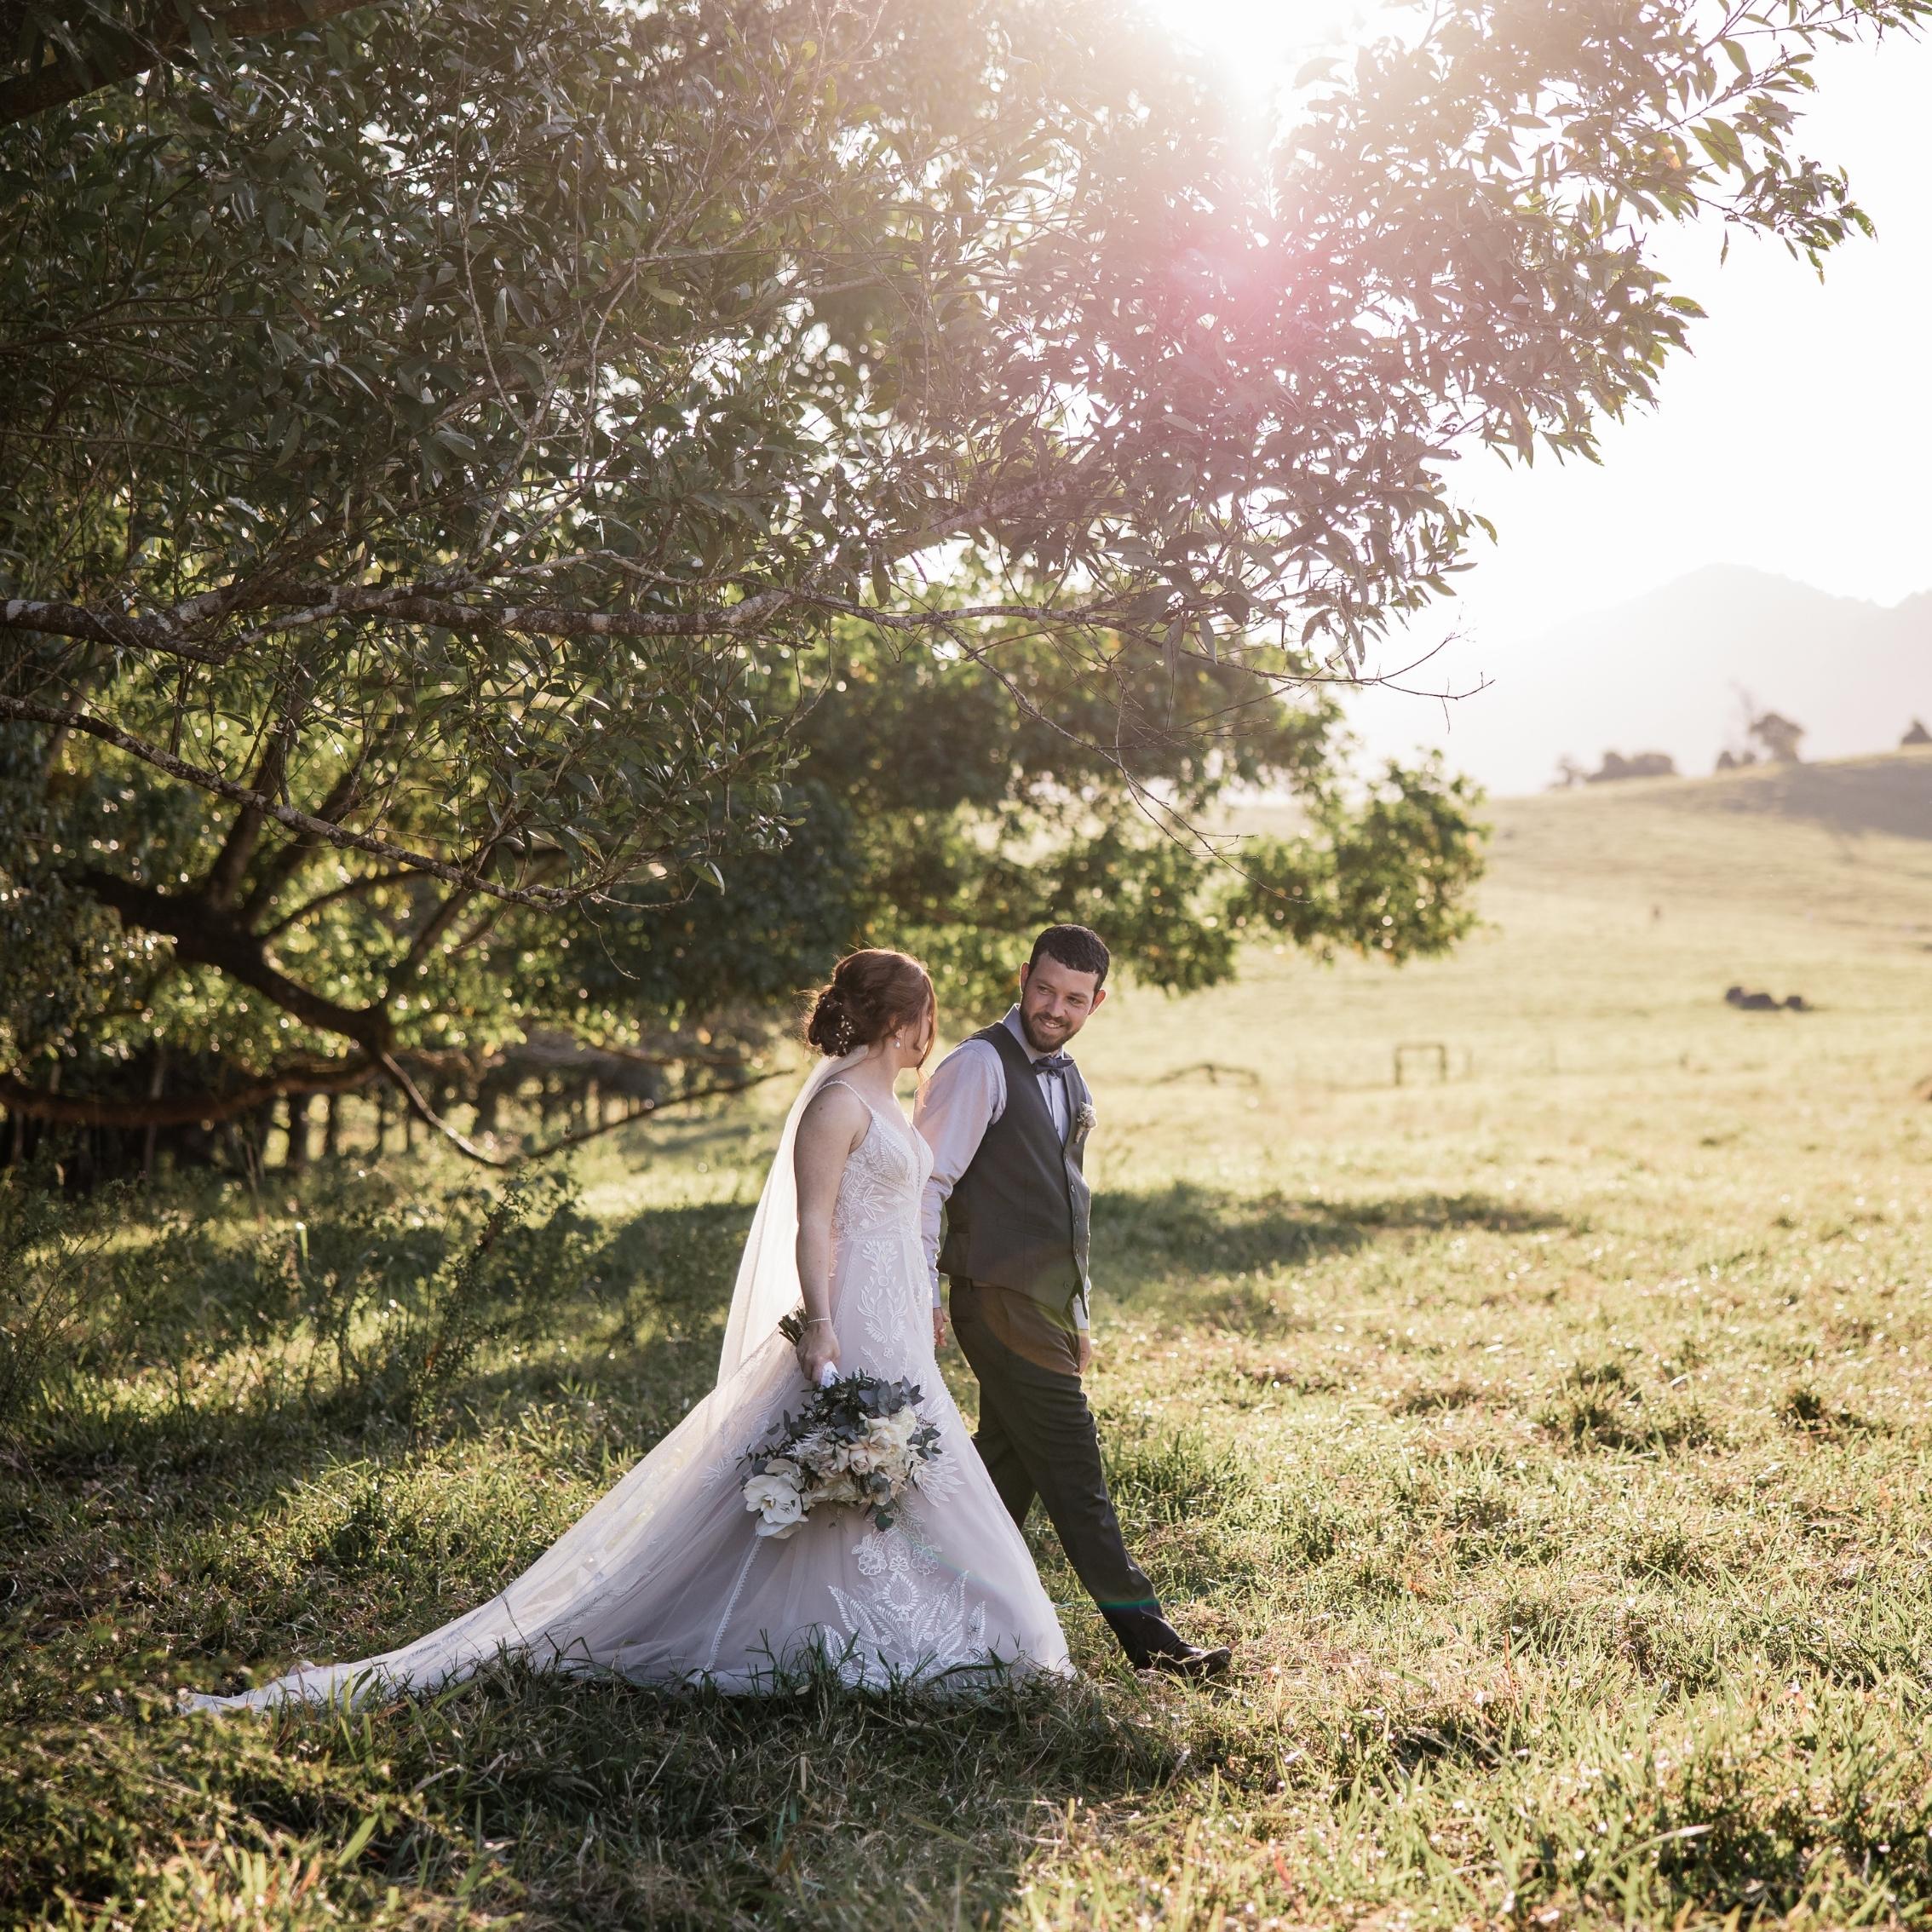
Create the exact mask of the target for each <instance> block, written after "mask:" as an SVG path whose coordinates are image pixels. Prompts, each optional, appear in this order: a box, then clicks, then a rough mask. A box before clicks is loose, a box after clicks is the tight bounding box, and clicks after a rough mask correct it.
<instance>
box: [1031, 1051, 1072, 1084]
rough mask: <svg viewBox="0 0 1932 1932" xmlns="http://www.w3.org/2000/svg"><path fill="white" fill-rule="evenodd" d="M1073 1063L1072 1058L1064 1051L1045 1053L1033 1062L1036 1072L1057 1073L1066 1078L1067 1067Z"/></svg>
mask: <svg viewBox="0 0 1932 1932" xmlns="http://www.w3.org/2000/svg"><path fill="white" fill-rule="evenodd" d="M1072 1064H1073V1062H1072V1059H1071V1058H1070V1057H1069V1056H1068V1055H1066V1054H1064V1053H1043V1054H1042V1055H1040V1057H1039V1058H1038V1060H1036V1061H1034V1062H1033V1071H1034V1072H1036V1073H1057V1074H1058V1075H1059V1076H1060V1077H1061V1079H1063V1080H1064V1079H1065V1078H1067V1068H1068V1067H1071V1066H1072Z"/></svg>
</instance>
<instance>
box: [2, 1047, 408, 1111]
mask: <svg viewBox="0 0 1932 1932" xmlns="http://www.w3.org/2000/svg"><path fill="white" fill-rule="evenodd" d="M380 1071H381V1069H380V1068H379V1067H377V1065H376V1063H375V1062H374V1061H366V1060H365V1061H359V1062H352V1063H351V1064H349V1065H348V1066H344V1067H285V1068H284V1069H283V1070H282V1071H281V1072H279V1073H267V1074H264V1075H263V1076H262V1078H260V1079H259V1080H251V1081H250V1082H249V1083H248V1084H246V1085H245V1086H240V1087H237V1088H234V1089H233V1090H232V1091H230V1092H228V1093H225V1094H185V1095H172V1096H169V1097H165V1098H162V1099H157V1100H111V1099H109V1100H101V1099H96V1098H95V1097H93V1096H92V1095H87V1094H49V1093H43V1091H42V1090H40V1089H39V1088H37V1087H30V1086H28V1085H27V1084H26V1083H25V1082H24V1081H20V1080H16V1079H14V1078H13V1077H12V1076H11V1075H9V1074H0V1107H5V1108H6V1109H7V1110H8V1111H9V1113H19V1114H24V1115H26V1118H28V1119H30V1120H50V1121H54V1122H55V1123H57V1124H60V1125H62V1126H67V1127H192V1126H195V1125H198V1124H209V1125H212V1124H215V1123H216V1121H221V1120H229V1119H233V1118H234V1116H235V1115H236V1114H238V1113H248V1112H249V1111H250V1109H251V1108H254V1107H260V1106H261V1105H262V1103H263V1102H264V1101H272V1100H279V1099H280V1098H281V1097H282V1096H283V1095H287V1094H344V1093H348V1092H351V1091H352V1090H354V1089H355V1088H357V1087H365V1086H367V1085H368V1084H369V1083H370V1082H371V1080H373V1079H374V1078H376V1077H377V1073H378V1072H380Z"/></svg>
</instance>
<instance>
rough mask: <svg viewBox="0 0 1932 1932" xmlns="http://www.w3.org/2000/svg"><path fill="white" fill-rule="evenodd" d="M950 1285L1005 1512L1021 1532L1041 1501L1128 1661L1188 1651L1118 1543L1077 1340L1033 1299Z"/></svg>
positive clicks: (983, 1448) (980, 1442)
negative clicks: (1083, 1385)
mask: <svg viewBox="0 0 1932 1932" xmlns="http://www.w3.org/2000/svg"><path fill="white" fill-rule="evenodd" d="M950 1280H951V1285H952V1324H953V1331H954V1332H955V1333H956V1334H957V1336H958V1337H959V1346H960V1348H962V1349H963V1351H964V1353H965V1356H966V1360H968V1362H969V1363H970V1364H971V1365H972V1369H973V1373H974V1375H975V1377H977V1378H978V1380H979V1384H980V1431H979V1434H978V1435H976V1436H975V1438H974V1443H975V1446H976V1447H977V1448H978V1450H979V1452H980V1459H981V1460H982V1461H983V1462H984V1463H986V1470H987V1473H988V1474H989V1475H991V1476H992V1480H993V1486H994V1487H995V1488H996V1489H998V1492H999V1499H1000V1501H1001V1502H1002V1503H1003V1504H1005V1505H1006V1509H1007V1513H1008V1514H1009V1515H1010V1516H1011V1517H1012V1518H1013V1520H1014V1521H1015V1523H1018V1524H1020V1525H1021V1526H1022V1527H1023V1526H1024V1525H1025V1523H1026V1512H1027V1510H1028V1509H1030V1508H1031V1507H1032V1501H1033V1498H1035V1497H1036V1496H1037V1497H1038V1498H1039V1499H1040V1502H1041V1503H1042V1504H1043V1505H1044V1507H1045V1509H1046V1513H1047V1515H1048V1517H1049V1519H1050V1521H1052V1524H1053V1527H1054V1528H1055V1531H1056V1532H1058V1534H1059V1537H1060V1541H1061V1547H1062V1548H1063V1549H1064V1550H1066V1552H1067V1561H1068V1562H1070V1563H1071V1564H1072V1566H1073V1570H1074V1573H1075V1574H1076V1575H1077V1576H1078V1578H1079V1579H1080V1581H1081V1583H1082V1584H1083V1585H1084V1587H1085V1589H1086V1590H1087V1592H1088V1594H1089V1595H1090V1596H1091V1597H1092V1598H1093V1600H1094V1601H1095V1603H1096V1604H1098V1605H1099V1606H1100V1612H1101V1615H1102V1616H1103V1617H1105V1618H1106V1619H1107V1622H1108V1624H1111V1625H1112V1626H1113V1633H1114V1635H1115V1636H1118V1638H1119V1639H1120V1646H1121V1648H1122V1649H1124V1651H1125V1652H1126V1653H1127V1655H1128V1658H1129V1659H1130V1661H1131V1662H1133V1663H1135V1664H1136V1665H1141V1664H1145V1663H1146V1662H1147V1659H1149V1658H1150V1657H1153V1656H1155V1655H1157V1654H1159V1653H1164V1652H1171V1651H1172V1650H1174V1649H1175V1648H1176V1647H1181V1639H1180V1637H1179V1636H1177V1635H1176V1632H1175V1630H1174V1629H1173V1626H1172V1625H1171V1624H1169V1623H1168V1621H1167V1620H1166V1619H1165V1618H1164V1617H1163V1616H1162V1615H1161V1613H1160V1603H1159V1599H1158V1598H1157V1597H1156V1596H1155V1595H1154V1590H1153V1584H1151V1583H1149V1582H1148V1581H1147V1573H1146V1572H1145V1571H1144V1570H1142V1569H1141V1566H1140V1565H1139V1564H1138V1563H1136V1561H1134V1559H1133V1558H1132V1557H1131V1556H1130V1555H1129V1554H1128V1552H1127V1545H1126V1544H1125V1542H1124V1540H1123V1539H1122V1538H1121V1534H1120V1522H1119V1519H1118V1517H1117V1516H1116V1515H1114V1513H1113V1498H1111V1497H1109V1496H1108V1494H1107V1476H1106V1474H1105V1472H1104V1471H1103V1470H1102V1469H1101V1452H1100V1440H1099V1438H1098V1436H1097V1435H1095V1430H1094V1417H1093V1412H1092V1410H1090V1408H1089V1407H1088V1406H1087V1397H1086V1392H1085V1390H1084V1389H1082V1388H1081V1386H1080V1367H1079V1355H1078V1352H1077V1351H1078V1338H1077V1337H1076V1336H1075V1335H1074V1334H1073V1333H1072V1332H1071V1331H1066V1330H1061V1329H1060V1328H1058V1327H1055V1325H1052V1324H1051V1323H1050V1321H1048V1320H1042V1319H1040V1317H1041V1310H1040V1308H1039V1305H1038V1303H1037V1302H1032V1301H1031V1300H1030V1299H1029V1298H1027V1297H1024V1296H1018V1295H1011V1294H1009V1293H1008V1292H1007V1291H1005V1290H1003V1289H1000V1288H994V1287H991V1286H982V1285H980V1284H979V1283H977V1282H975V1281H970V1280H968V1279H966V1278H965V1277H963V1276H961V1275H953V1276H952V1277H951V1278H950ZM996 1298H997V1299H996ZM1022 1350H1024V1351H1025V1352H1024V1353H1022V1352H1021V1351H1022ZM1049 1365H1050V1366H1049Z"/></svg>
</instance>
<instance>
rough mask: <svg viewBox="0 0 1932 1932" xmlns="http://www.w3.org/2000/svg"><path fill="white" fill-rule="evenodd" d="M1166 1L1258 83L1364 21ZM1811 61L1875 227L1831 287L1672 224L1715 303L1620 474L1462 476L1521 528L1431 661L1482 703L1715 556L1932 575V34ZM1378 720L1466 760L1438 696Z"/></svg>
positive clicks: (1885, 582) (1352, 14)
mask: <svg viewBox="0 0 1932 1932" xmlns="http://www.w3.org/2000/svg"><path fill="white" fill-rule="evenodd" d="M1153 4H1154V5H1155V6H1156V7H1157V9H1158V10H1159V11H1160V12H1161V13H1163V14H1166V15H1167V16H1168V17H1169V18H1170V19H1171V20H1173V22H1174V24H1175V26H1176V31H1177V32H1181V33H1182V34H1184V35H1185V36H1186V37H1188V38H1190V39H1193V40H1194V41H1195V42H1197V43H1198V44H1199V45H1200V46H1201V48H1202V49H1203V51H1204V52H1205V53H1207V54H1208V55H1210V58H1212V59H1214V60H1216V63H1217V65H1220V66H1222V71H1223V72H1226V73H1227V75H1228V84H1229V86H1230V89H1231V90H1233V92H1234V93H1235V94H1236V95H1245V97H1247V98H1249V99H1253V98H1254V96H1255V93H1256V89H1257V86H1258V85H1259V84H1260V83H1258V81H1257V78H1256V77H1258V76H1261V75H1263V74H1265V73H1267V72H1269V71H1270V70H1272V71H1273V72H1275V73H1279V72H1282V71H1283V69H1284V68H1286V69H1287V70H1288V71H1290V72H1291V71H1292V68H1293V66H1294V65H1297V64H1298V63H1299V61H1300V60H1302V59H1304V58H1306V57H1307V55H1308V54H1309V53H1311V52H1313V51H1315V50H1316V43H1319V42H1320V41H1321V40H1322V39H1324V38H1325V37H1327V36H1328V35H1330V34H1332V33H1334V32H1337V30H1340V31H1343V32H1346V31H1347V29H1348V25H1349V23H1350V22H1351V21H1352V22H1353V24H1354V30H1355V31H1356V32H1360V31H1362V28H1361V22H1362V20H1363V19H1364V18H1365V16H1366V14H1367V11H1368V9H1365V8H1363V7H1361V6H1359V5H1354V4H1352V3H1351V0H1307V3H1304V4H1297V0H1153ZM1814 72H1816V74H1817V76H1818V78H1819V80H1820V88H1819V90H1818V92H1817V94H1816V95H1814V97H1813V100H1812V103H1811V105H1810V106H1808V108H1807V110H1806V117H1807V127H1808V135H1807V136H1806V141H1807V142H1808V150H1807V151H1808V152H1811V153H1813V154H1815V155H1816V156H1818V157H1819V158H1820V159H1822V160H1824V161H1826V162H1827V163H1828V164H1831V165H1834V166H1842V167H1844V168H1846V169H1848V170H1849V172H1850V175H1851V180H1852V186H1853V190H1854V193H1855V194H1856V195H1857V197H1858V198H1859V199H1860V202H1861V203H1862V204H1863V205H1864V207H1865V209H1866V212H1867V213H1868V214H1870V215H1871V216H1872V218H1873V220H1874V221H1875V222H1876V223H1877V228H1878V236H1877V239H1876V240H1875V241H1870V242H1866V241H1854V242H1851V243H1849V244H1846V246H1845V247H1844V248H1843V250H1840V251H1839V252H1838V253H1837V255H1836V256H1833V257H1832V258H1831V260H1830V261H1829V262H1828V264H1827V267H1826V279H1825V280H1824V282H1823V283H1822V284H1820V282H1819V281H1818V280H1817V279H1815V278H1814V276H1813V274H1812V273H1811V271H1810V270H1809V269H1808V267H1805V266H1804V265H1803V263H1802V262H1793V261H1791V259H1790V258H1789V257H1788V256H1786V255H1785V253H1784V252H1783V250H1781V249H1780V248H1778V247H1776V246H1774V245H1771V246H1767V245H1764V244H1755V243H1740V244H1737V245H1734V247H1733V249H1732V251H1731V256H1730V260H1729V261H1728V262H1727V263H1725V264H1724V265H1723V267H1722V268H1720V267H1719V266H1718V262H1717V253H1718V246H1719V242H1720V239H1721V237H1720V236H1719V234H1718V233H1717V232H1716V229H1714V228H1713V229H1711V230H1708V231H1703V230H1699V231H1693V232H1691V233H1684V234H1677V235H1672V236H1670V237H1668V238H1666V239H1665V244H1664V247H1663V249H1662V250H1661V251H1660V253H1659V261H1660V262H1663V264H1664V265H1665V267H1667V268H1668V269H1669V271H1670V273H1671V274H1672V275H1673V277H1674V278H1675V279H1676V281H1677V283H1678V285H1679V286H1680V288H1681V289H1682V290H1684V291H1685V292H1686V293H1688V294H1690V295H1691V296H1693V297H1695V299H1696V300H1697V301H1698V302H1700V303H1701V304H1702V305H1703V307H1704V308H1705V309H1706V310H1708V311H1709V313H1710V319H1709V320H1708V321H1707V322H1705V323H1704V324H1703V325H1699V326H1698V327H1695V328H1693V333H1692V352H1693V353H1692V354H1691V356H1690V357H1688V358H1684V359H1679V361H1678V362H1677V363H1676V365H1675V366H1674V367H1673V368H1672V369H1670V371H1668V372H1667V374H1666V376H1665V380H1664V382H1663V384H1662V391H1661V400H1660V402H1659V406H1658V408H1657V409H1656V410H1655V411H1651V412H1648V413H1647V414H1645V415H1644V416H1642V417H1636V418H1633V419H1632V420H1630V421H1629V422H1626V423H1623V424H1621V425H1615V424H1613V425H1610V426H1609V427H1608V428H1607V432H1606V434H1605V437H1604V454H1605V463H1604V466H1603V467H1602V468H1601V469H1595V468H1592V467H1591V466H1590V465H1587V464H1578V463H1572V464H1569V465H1567V466H1559V465H1557V464H1555V463H1553V462H1549V461H1545V462H1542V463H1538V465H1537V467H1536V468H1535V469H1533V470H1532V471H1529V472H1527V473H1511V472H1509V471H1508V470H1506V469H1504V468H1503V466H1502V465H1501V464H1500V463H1497V462H1495V461H1493V460H1492V459H1490V458H1487V457H1479V458H1477V459H1476V460H1475V462H1474V463H1471V464H1470V465H1469V467H1468V469H1467V470H1466V472H1465V474H1464V475H1463V478H1462V487H1463V494H1464V496H1465V497H1466V499H1467V500H1468V501H1469V502H1470V503H1473V504H1474V505H1475V507H1476V508H1477V509H1481V511H1482V512H1483V513H1484V514H1485V515H1487V516H1488V517H1489V518H1490V519H1491V520H1492V521H1493V522H1495V523H1496V524H1497V525H1498V529H1499V532H1500V537H1501V541H1500V543H1499V544H1498V547H1497V548H1495V549H1486V551H1485V554H1484V555H1483V556H1482V559H1481V561H1480V562H1479V564H1478V566H1477V567H1476V568H1475V570H1474V571H1472V572H1469V573H1468V575H1467V576H1465V578H1463V586H1462V592H1461V596H1460V599H1459V605H1460V608H1457V607H1446V608H1445V610H1444V611H1443V612H1442V613H1441V614H1440V616H1439V617H1437V618H1435V619H1433V620H1432V621H1430V622H1429V623H1428V624H1426V625H1425V627H1424V629H1423V632H1422V634H1421V641H1423V643H1425V644H1427V643H1434V642H1435V641H1438V640H1440V638H1442V637H1443V636H1444V635H1446V634H1447V633H1448V632H1450V631H1451V630H1456V631H1458V633H1460V635H1458V636H1457V637H1456V639H1455V641H1453V642H1452V643H1451V644H1450V645H1449V646H1448V647H1446V649H1445V650H1444V651H1443V653H1441V655H1440V657H1439V658H1437V659H1436V660H1435V664H1433V665H1432V666H1431V670H1432V672H1434V673H1437V674H1440V676H1444V677H1446V679H1447V680H1448V681H1449V682H1450V683H1451V684H1452V685H1460V686H1462V687H1468V686H1469V685H1470V684H1472V683H1474V682H1475V681H1478V680H1479V679H1480V678H1481V677H1488V678H1491V679H1493V680H1495V684H1494V687H1493V688H1492V690H1490V691H1486V692H1485V693H1482V694H1481V696H1480V697H1479V698H1476V699H1470V700H1468V702H1469V703H1470V704H1491V705H1503V706H1507V705H1508V704H1509V666H1510V664H1511V663H1512V661H1515V662H1519V663H1520V662H1521V661H1522V658H1523V656H1524V654H1525V653H1527V652H1528V651H1530V650H1531V649H1532V648H1533V647H1534V646H1535V644H1536V641H1537V640H1538V638H1539V637H1540V636H1541V635H1542V634H1543V633H1544V632H1545V631H1546V630H1549V629H1550V628H1551V627H1553V626H1554V625H1555V624H1559V623H1561V621H1562V620H1563V619H1565V618H1569V617H1572V616H1574V615H1577V614H1578V613H1581V612H1588V611H1591V610H1596V609H1601V608H1602V607H1605V606H1607V605H1611V604H1615V603H1619V602H1621V601H1624V599H1626V598H1629V597H1632V596H1636V595H1640V594H1641V593H1642V592H1644V591H1646V590H1648V589H1653V588H1655V587H1656V586H1658V585H1659V584H1665V583H1667V582H1669V581H1670V580H1671V579H1673V578H1677V577H1681V576H1682V575H1684V574H1686V573H1687V572H1690V571H1693V570H1695V569H1698V568H1699V567H1700V566H1704V565H1706V564H1712V563H1731V564H1744V565H1748V566H1755V567H1757V568H1758V569H1762V570H1766V571H1770V572H1775V573H1777V574H1780V575H1782V576H1785V577H1791V578H1797V579H1798V580H1800V581H1801V582H1803V583H1807V584H1814V585H1815V586H1817V587H1818V588H1819V589H1825V590H1829V591H1832V592H1835V593H1837V594H1838V595H1845V596H1854V597H1862V598H1866V599H1869V600H1871V601H1874V602H1877V603H1880V604H1894V603H1896V602H1898V601H1900V599H1901V598H1904V597H1906V596H1908V595H1912V593H1913V592H1915V591H1919V590H1925V589H1932V469H1929V467H1928V466H1929V463H1932V355H1929V354H1928V353H1927V347H1926V345H1927V343H1928V341H1929V340H1932V326H1929V318H1932V165H1929V164H1928V162H1927V159H1926V152H1925V140H1926V132H1927V127H1928V120H1929V118H1932V43H1929V42H1926V41H1920V42H1917V43H1914V42H1911V41H1907V40H1905V39H1902V38H1894V39H1888V40H1887V41H1886V42H1885V43H1883V45H1881V46H1878V47H1877V48H1874V47H1872V46H1869V45H1866V46H1862V47H1860V46H1854V47H1848V48H1834V49H1829V50H1827V51H1826V53H1825V54H1823V55H1820V58H1819V60H1818V62H1817V64H1816V66H1815V69H1814ZM1398 661H1400V659H1399V658H1392V659H1391V664H1394V662H1398ZM1526 724H1527V722H1526ZM1359 728H1360V730H1361V731H1362V733H1363V734H1364V736H1365V737H1366V739H1367V740H1368V741H1369V744H1370V745H1371V749H1372V750H1376V751H1377V752H1383V751H1392V750H1400V749H1405V748H1406V747H1407V746H1408V745H1411V744H1414V743H1429V744H1440V745H1444V746H1445V747H1446V749H1447V750H1449V751H1450V754H1451V756H1452V758H1453V757H1454V752H1455V744H1454V734H1453V730H1452V728H1451V729H1450V730H1449V731H1448V732H1445V729H1444V726H1443V719H1442V708H1441V707H1440V706H1439V705H1432V704H1425V703H1423V702H1421V701H1415V700H1399V699H1394V698H1393V697H1391V696H1390V695H1389V694H1386V693H1378V694H1377V695H1376V696H1375V697H1374V698H1373V699H1370V700H1367V701H1365V703H1364V704H1363V706H1362V707H1361V710H1360V714H1359ZM1477 775H1478V776H1479V777H1480V776H1482V775H1484V774H1483V773H1481V772H1478V773H1477Z"/></svg>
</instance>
